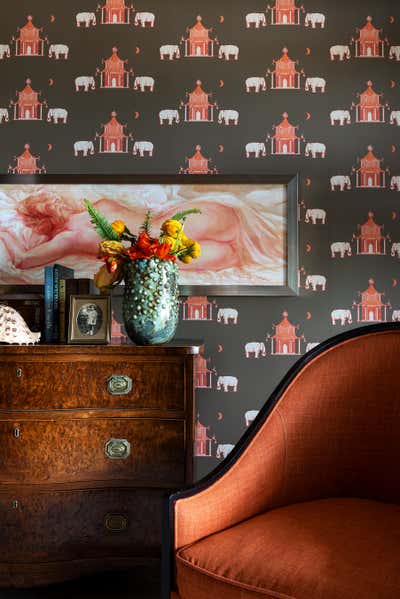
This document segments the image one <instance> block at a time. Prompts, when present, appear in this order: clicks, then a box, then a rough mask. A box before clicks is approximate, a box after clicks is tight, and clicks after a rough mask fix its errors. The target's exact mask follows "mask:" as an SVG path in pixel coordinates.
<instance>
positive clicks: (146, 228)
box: [140, 210, 152, 237]
mask: <svg viewBox="0 0 400 599" xmlns="http://www.w3.org/2000/svg"><path fill="white" fill-rule="evenodd" d="M151 219H152V214H151V210H148V211H147V212H146V216H145V218H144V223H143V225H142V226H141V227H140V230H141V231H144V232H145V233H147V235H148V236H149V237H150V226H151Z"/></svg>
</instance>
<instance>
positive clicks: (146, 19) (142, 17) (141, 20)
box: [135, 12, 156, 28]
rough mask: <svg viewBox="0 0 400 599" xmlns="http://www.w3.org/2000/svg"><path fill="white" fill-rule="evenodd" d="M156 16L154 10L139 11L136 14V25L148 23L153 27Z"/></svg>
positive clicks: (144, 25) (143, 25)
mask: <svg viewBox="0 0 400 599" xmlns="http://www.w3.org/2000/svg"><path fill="white" fill-rule="evenodd" d="M155 21H156V17H155V15H154V14H153V13H152V12H137V13H136V15H135V25H136V27H137V26H142V27H146V26H147V25H148V26H149V27H151V28H153V27H154V23H155Z"/></svg>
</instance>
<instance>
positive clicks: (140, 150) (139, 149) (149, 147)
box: [133, 141, 154, 158]
mask: <svg viewBox="0 0 400 599" xmlns="http://www.w3.org/2000/svg"><path fill="white" fill-rule="evenodd" d="M153 151H154V144H152V143H151V141H135V143H134V144H133V155H134V156H137V155H138V154H139V156H140V157H141V158H143V157H144V156H145V154H146V153H147V154H148V155H149V156H150V157H151V156H153Z"/></svg>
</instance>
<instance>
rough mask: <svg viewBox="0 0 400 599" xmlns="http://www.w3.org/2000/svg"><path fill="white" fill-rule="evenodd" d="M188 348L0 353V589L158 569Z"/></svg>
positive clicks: (187, 394) (184, 420) (185, 406)
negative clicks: (141, 567)
mask: <svg viewBox="0 0 400 599" xmlns="http://www.w3.org/2000/svg"><path fill="white" fill-rule="evenodd" d="M197 351H198V346H195V345H193V346H187V347H184V346H180V347H173V346H157V347H155V346H152V347H135V346H82V345H80V346H63V345H53V346H51V345H47V346H46V345H42V346H35V347H26V346H25V347H18V346H0V586H20V587H23V586H33V585H36V584H47V583H51V582H56V581H61V580H66V579H68V578H73V577H76V576H80V575H82V574H87V573H92V572H96V571H104V570H105V569H124V568H129V567H130V566H132V565H135V564H138V563H141V562H142V561H146V563H147V562H149V561H150V560H152V559H154V560H155V559H157V558H158V557H159V554H160V547H161V520H162V498H163V496H164V494H166V493H168V492H169V491H171V490H175V489H177V488H180V487H182V486H183V485H185V484H186V483H189V482H191V479H192V447H193V354H195V353H197Z"/></svg>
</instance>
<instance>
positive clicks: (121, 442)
mask: <svg viewBox="0 0 400 599" xmlns="http://www.w3.org/2000/svg"><path fill="white" fill-rule="evenodd" d="M104 453H105V454H106V456H107V457H108V458H110V460H125V459H126V458H127V457H129V456H130V454H131V444H130V443H129V441H128V440H127V439H113V438H111V439H109V440H108V441H107V443H106V444H105V446H104Z"/></svg>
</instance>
